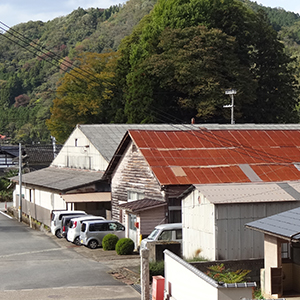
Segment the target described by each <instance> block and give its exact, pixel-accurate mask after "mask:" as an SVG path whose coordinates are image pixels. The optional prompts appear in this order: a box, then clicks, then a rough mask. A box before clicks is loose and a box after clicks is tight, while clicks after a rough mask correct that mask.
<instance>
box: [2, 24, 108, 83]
mask: <svg viewBox="0 0 300 300" xmlns="http://www.w3.org/2000/svg"><path fill="white" fill-rule="evenodd" d="M0 24H2V25H3V26H5V27H7V28H9V30H7V29H5V28H3V27H2V26H0V29H2V30H3V31H5V33H6V34H2V36H4V37H5V38H7V39H8V40H10V41H11V42H13V43H15V44H17V45H18V46H20V47H22V48H23V49H26V50H27V51H29V52H31V53H33V54H34V55H38V52H41V53H42V54H44V55H45V56H46V57H48V58H50V60H47V59H45V58H44V57H42V56H39V57H40V58H41V59H43V60H45V61H46V62H49V63H50V64H52V65H54V66H55V67H57V68H58V69H60V70H61V69H62V68H61V65H63V66H65V67H66V68H67V69H71V70H72V71H73V72H75V73H77V74H79V75H81V76H82V77H84V78H86V79H88V80H89V81H90V82H95V83H97V84H99V78H97V77H96V76H95V74H93V73H91V72H90V71H88V70H86V69H84V68H81V67H80V66H75V67H73V68H72V67H71V66H70V63H68V62H66V59H65V58H63V57H61V56H59V55H57V54H56V53H55V52H53V51H51V50H49V49H47V48H45V47H44V46H41V45H39V44H38V43H36V42H35V41H33V40H31V39H29V38H27V37H26V36H25V35H23V34H21V33H19V32H17V31H16V30H14V29H13V28H10V27H9V26H8V25H6V24H5V23H3V22H1V21H0ZM7 35H10V36H12V37H14V38H16V39H17V40H19V41H21V42H22V43H24V44H25V45H27V46H24V45H22V44H20V43H18V42H17V41H15V40H14V39H12V38H10V37H8V36H7ZM30 47H31V48H33V49H34V50H35V51H32V50H31V49H30ZM45 51H47V52H45ZM49 53H51V55H50V54H49ZM56 57H58V58H56ZM51 60H54V61H56V62H58V63H59V64H60V66H59V65H56V64H55V63H53V62H52V61H51ZM61 60H62V61H61ZM80 71H81V72H80ZM82 72H83V73H84V74H83V73H82ZM68 74H69V75H71V76H73V77H75V78H76V79H78V80H81V78H79V77H77V76H75V75H74V74H72V73H70V72H69V73H68ZM87 75H90V76H92V77H93V78H95V79H96V80H92V79H91V78H89V77H87ZM102 81H103V79H102Z"/></svg>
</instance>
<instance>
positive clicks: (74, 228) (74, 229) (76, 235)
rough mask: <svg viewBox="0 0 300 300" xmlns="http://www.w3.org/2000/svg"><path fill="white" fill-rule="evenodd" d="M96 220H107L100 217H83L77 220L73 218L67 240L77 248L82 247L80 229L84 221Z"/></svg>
mask: <svg viewBox="0 0 300 300" xmlns="http://www.w3.org/2000/svg"><path fill="white" fill-rule="evenodd" d="M96 220H105V218H103V217H100V216H92V215H88V216H82V217H77V218H72V220H71V222H70V225H69V230H68V233H67V240H68V241H69V242H71V243H74V244H75V245H77V246H80V245H81V243H80V229H81V224H82V222H83V221H96Z"/></svg>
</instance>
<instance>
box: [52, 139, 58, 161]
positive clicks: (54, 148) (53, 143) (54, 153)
mask: <svg viewBox="0 0 300 300" xmlns="http://www.w3.org/2000/svg"><path fill="white" fill-rule="evenodd" d="M51 139H52V147H53V158H55V157H56V156H57V155H56V139H55V137H54V136H52V135H51Z"/></svg>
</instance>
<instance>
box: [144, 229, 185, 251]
mask: <svg viewBox="0 0 300 300" xmlns="http://www.w3.org/2000/svg"><path fill="white" fill-rule="evenodd" d="M153 241H176V242H180V243H181V242H182V223H170V224H161V225H157V226H156V227H155V228H154V230H153V231H152V232H151V233H150V234H149V236H148V237H147V238H145V239H143V240H142V241H141V245H140V250H141V249H145V248H146V247H147V243H148V242H153Z"/></svg>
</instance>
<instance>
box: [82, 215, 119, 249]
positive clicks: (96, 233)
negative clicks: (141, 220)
mask: <svg viewBox="0 0 300 300" xmlns="http://www.w3.org/2000/svg"><path fill="white" fill-rule="evenodd" d="M109 233H112V234H115V235H116V236H117V237H119V238H124V237H125V227H124V225H122V224H121V223H119V222H117V221H112V220H103V221H101V220H99V221H84V222H82V224H81V231H80V242H81V244H83V245H85V246H87V247H89V248H91V249H96V248H97V247H98V246H100V247H101V246H102V239H103V238H104V237H105V236H106V235H107V234H109Z"/></svg>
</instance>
